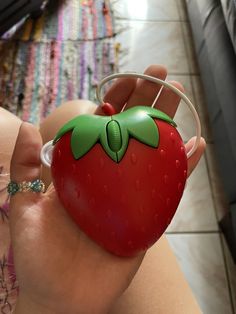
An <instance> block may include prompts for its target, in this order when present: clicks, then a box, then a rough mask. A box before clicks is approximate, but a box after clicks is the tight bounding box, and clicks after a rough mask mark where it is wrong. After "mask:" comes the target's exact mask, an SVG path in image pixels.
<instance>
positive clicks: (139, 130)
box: [53, 106, 176, 162]
mask: <svg viewBox="0 0 236 314" xmlns="http://www.w3.org/2000/svg"><path fill="white" fill-rule="evenodd" d="M154 119H160V120H163V121H166V122H167V123H169V124H171V125H172V126H173V127H176V124H175V122H174V121H173V120H172V119H171V118H170V117H169V116H168V115H166V114H165V113H164V112H162V111H160V110H157V109H154V108H151V107H147V106H137V107H132V108H130V109H128V110H126V111H123V112H121V113H118V114H115V115H113V116H98V115H81V116H78V117H76V118H74V119H72V120H71V121H69V122H68V123H66V124H65V125H64V126H63V127H62V128H61V129H60V130H59V132H58V133H57V135H56V137H55V138H54V141H53V145H55V144H56V142H57V141H58V140H59V139H60V138H61V137H62V136H63V135H64V134H66V133H67V132H70V131H72V135H71V149H72V153H73V156H74V158H75V159H79V158H81V157H82V156H84V155H85V154H86V153H87V152H88V151H89V150H90V149H91V148H92V147H93V146H94V145H95V144H96V143H97V142H100V144H101V145H102V147H103V149H104V150H105V152H106V153H107V154H108V155H109V156H110V157H111V158H112V159H113V160H114V161H115V162H119V161H120V160H121V159H122V157H123V156H124V154H125V152H126V149H127V147H128V143H129V138H130V137H133V138H135V139H136V140H138V141H139V142H141V143H143V144H146V145H149V146H151V147H158V144H159V131H158V127H157V125H156V123H155V121H154Z"/></svg>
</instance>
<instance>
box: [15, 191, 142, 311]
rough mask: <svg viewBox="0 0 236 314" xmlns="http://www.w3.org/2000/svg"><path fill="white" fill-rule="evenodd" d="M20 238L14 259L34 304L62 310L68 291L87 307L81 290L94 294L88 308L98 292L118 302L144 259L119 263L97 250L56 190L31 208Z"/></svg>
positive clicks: (19, 228) (18, 230)
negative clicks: (52, 306) (34, 301)
mask: <svg viewBox="0 0 236 314" xmlns="http://www.w3.org/2000/svg"><path fill="white" fill-rule="evenodd" d="M42 208H43V210H42ZM26 226H28V227H27V228H26ZM14 234H15V235H17V241H19V243H18V245H17V246H16V249H15V251H14V254H15V261H16V268H17V269H16V270H17V274H18V280H19V282H20V285H21V287H22V288H23V289H27V290H26V291H25V292H26V293H27V294H28V295H31V296H32V298H35V297H36V296H37V297H40V299H42V300H44V301H47V302H50V303H51V304H53V303H55V304H56V305H57V307H58V309H61V308H62V307H63V305H64V298H65V291H66V293H67V294H68V296H67V297H68V299H73V297H75V298H76V297H77V301H78V303H80V302H83V301H84V300H81V301H80V300H78V296H79V295H80V294H79V293H78V287H83V290H85V289H86V288H87V289H89V291H87V293H86V291H83V295H88V296H89V298H90V301H89V300H87V301H88V302H91V301H92V300H91V295H93V296H96V294H97V291H100V293H101V295H104V294H105V295H107V294H110V297H111V300H113V299H115V298H116V297H117V296H119V295H120V294H121V293H122V292H123V291H124V290H125V289H126V288H127V285H128V284H129V282H130V281H131V279H132V278H133V276H134V274H135V272H136V271H137V269H138V267H139V265H140V263H141V261H142V258H143V256H142V255H140V256H138V257H135V258H130V259H124V258H119V257H116V256H114V255H112V254H109V253H108V252H106V251H105V250H103V249H102V248H100V247H99V246H97V245H96V244H95V243H94V242H92V241H91V240H90V239H89V238H88V237H86V236H85V235H84V234H83V233H82V232H80V230H79V228H78V227H77V225H75V224H74V223H73V222H72V220H71V219H70V218H69V216H68V215H67V214H66V212H65V211H64V209H63V207H62V206H61V205H60V203H59V200H58V198H57V196H56V193H55V190H54V188H53V187H52V186H51V187H50V188H49V189H48V191H47V193H45V195H42V196H41V197H40V198H39V199H38V200H37V203H36V204H35V205H34V206H32V207H31V208H30V209H28V207H26V208H25V210H24V212H23V215H22V217H20V219H19V220H18V222H17V224H16V227H15V229H14ZM35 287H37V288H36V289H35ZM111 287H113V291H111ZM73 291H76V296H73ZM59 300H61V302H60V301H59ZM95 301H96V300H95Z"/></svg>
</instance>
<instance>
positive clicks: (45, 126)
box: [40, 100, 97, 143]
mask: <svg viewBox="0 0 236 314" xmlns="http://www.w3.org/2000/svg"><path fill="white" fill-rule="evenodd" d="M96 107H97V106H96V105H95V104H94V103H93V102H91V101H88V100H73V101H69V102H66V103H65V104H63V105H61V106H60V107H58V108H57V109H56V110H54V111H53V112H52V113H51V114H50V115H49V116H48V117H47V118H46V119H45V120H44V121H43V122H42V124H41V125H40V133H41V135H42V139H43V142H44V143H46V142H48V141H50V140H52V139H53V138H54V136H55V135H56V133H57V131H58V130H59V129H60V127H62V126H63V125H64V124H65V123H66V122H68V121H69V120H71V119H73V118H74V117H75V116H78V115H81V114H93V113H94V111H95V109H96Z"/></svg>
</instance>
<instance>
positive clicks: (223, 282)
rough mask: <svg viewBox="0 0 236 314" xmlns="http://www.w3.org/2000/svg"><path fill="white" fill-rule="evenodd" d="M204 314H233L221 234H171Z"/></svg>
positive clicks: (181, 264) (170, 237) (176, 251)
mask: <svg viewBox="0 0 236 314" xmlns="http://www.w3.org/2000/svg"><path fill="white" fill-rule="evenodd" d="M167 238H168V241H169V243H170V245H171V247H172V248H173V250H174V252H175V254H176V256H177V258H178V261H179V263H180V266H181V269H182V271H183V272H184V274H185V276H186V279H187V281H188V282H189V284H190V286H191V288H192V290H193V293H194V294H195V296H196V298H197V300H198V302H199V305H200V307H201V309H202V311H203V313H204V314H232V307H231V302H230V297H229V291H228V283H227V278H226V271H225V265H224V259H223V255H222V250H221V243H220V238H219V235H218V234H194V235H168V236H167Z"/></svg>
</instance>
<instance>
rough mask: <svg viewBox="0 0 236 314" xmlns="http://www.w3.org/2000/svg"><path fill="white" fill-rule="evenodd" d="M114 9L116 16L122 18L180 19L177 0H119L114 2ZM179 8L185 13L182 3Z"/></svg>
mask: <svg viewBox="0 0 236 314" xmlns="http://www.w3.org/2000/svg"><path fill="white" fill-rule="evenodd" d="M178 2H179V1H178ZM114 9H115V15H116V17H117V18H122V19H130V20H155V21H168V20H179V19H180V15H179V11H178V7H177V3H176V1H175V0H158V1H157V0H142V1H136V0H119V1H115V2H114ZM181 9H182V10H181ZM179 10H181V11H180V13H182V14H183V8H182V6H181V5H180V8H179Z"/></svg>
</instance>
